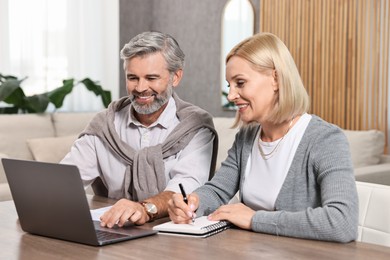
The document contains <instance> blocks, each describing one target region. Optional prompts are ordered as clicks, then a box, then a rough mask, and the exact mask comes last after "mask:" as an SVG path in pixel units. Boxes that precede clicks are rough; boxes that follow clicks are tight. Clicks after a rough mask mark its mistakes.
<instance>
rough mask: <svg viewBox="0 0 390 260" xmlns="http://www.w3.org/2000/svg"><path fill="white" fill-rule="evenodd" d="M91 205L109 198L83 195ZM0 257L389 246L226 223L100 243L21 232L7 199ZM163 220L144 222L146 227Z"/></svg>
mask: <svg viewBox="0 0 390 260" xmlns="http://www.w3.org/2000/svg"><path fill="white" fill-rule="evenodd" d="M88 201H89V203H90V207H91V209H94V208H100V207H104V206H107V205H110V204H112V203H113V201H112V200H109V199H106V198H101V197H97V196H88ZM0 216H1V220H0V247H1V250H0V259H29V260H30V259H31V260H34V259H39V260H43V259H160V258H161V259H181V260H182V259H186V260H189V259H224V260H227V259H240V260H241V259H389V256H390V247H385V246H379V245H374V244H368V243H361V242H351V243H348V244H339V243H332V242H323V241H313V240H305V239H296V238H288V237H279V236H274V235H267V234H260V233H255V232H250V231H245V230H240V229H235V228H234V229H228V230H226V231H223V232H221V233H218V234H216V235H214V236H211V237H208V238H193V237H182V236H167V235H158V234H157V235H153V236H149V237H144V238H139V239H135V240H130V241H125V242H120V243H117V244H111V245H107V246H102V247H94V246H88V245H83V244H77V243H73V242H68V241H62V240H57V239H51V238H46V237H41V236H36V235H32V234H28V233H25V232H23V231H22V230H21V228H20V225H19V223H18V217H17V213H16V210H15V206H14V203H13V201H4V202H0ZM166 220H167V219H164V220H157V221H155V222H153V223H148V224H146V225H144V226H143V227H145V228H151V227H152V226H153V225H155V224H159V223H162V222H163V221H166Z"/></svg>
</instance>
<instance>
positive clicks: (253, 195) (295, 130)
mask: <svg viewBox="0 0 390 260" xmlns="http://www.w3.org/2000/svg"><path fill="white" fill-rule="evenodd" d="M310 119H311V115H309V114H303V115H302V116H301V117H300V118H299V120H298V121H297V122H296V123H295V125H294V126H293V127H292V128H291V129H290V131H288V133H287V134H286V135H285V137H284V138H283V140H281V143H280V144H279V147H277V149H276V151H275V152H274V154H273V156H272V157H270V158H269V159H268V160H264V159H263V157H262V156H261V154H260V151H259V147H258V141H259V134H260V132H261V127H260V129H259V131H258V133H257V135H256V139H255V142H254V143H253V147H252V154H251V156H249V158H248V164H247V167H246V169H245V178H244V182H243V186H242V196H243V198H242V199H243V202H244V203H245V205H247V206H248V207H250V208H252V209H253V210H274V208H275V206H274V205H275V201H276V198H277V196H278V194H279V191H280V189H281V187H282V185H283V183H284V180H285V178H286V176H287V172H288V170H289V168H290V165H291V162H292V160H293V158H294V156H295V152H296V150H297V148H298V145H299V143H300V142H301V139H302V136H303V134H304V132H305V130H306V127H307V126H308V124H309V122H310ZM279 141H280V139H278V140H276V141H273V142H263V141H260V143H261V146H262V149H263V151H264V153H265V154H268V153H270V152H271V151H273V150H274V148H275V146H276V145H278V143H279Z"/></svg>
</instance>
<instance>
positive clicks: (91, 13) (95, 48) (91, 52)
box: [0, 0, 119, 111]
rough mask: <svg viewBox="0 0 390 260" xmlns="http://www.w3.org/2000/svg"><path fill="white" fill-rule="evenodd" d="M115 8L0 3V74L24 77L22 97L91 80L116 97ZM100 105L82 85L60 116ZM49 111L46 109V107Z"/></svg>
mask: <svg viewBox="0 0 390 260" xmlns="http://www.w3.org/2000/svg"><path fill="white" fill-rule="evenodd" d="M118 6H119V3H118V1H104V0H84V1H79V0H56V1H50V0H34V1H31V0H0V10H1V11H0V15H1V16H2V18H0V19H1V21H0V22H1V24H0V34H1V35H2V36H4V35H5V36H4V38H3V37H2V39H6V40H2V43H0V44H1V45H0V48H1V50H0V54H1V57H2V61H1V63H0V73H2V74H5V75H8V74H10V75H14V76H17V77H18V78H24V77H27V78H26V80H25V81H24V82H23V90H24V91H25V93H26V94H27V95H32V94H38V93H42V92H45V91H50V90H52V89H54V88H57V87H59V86H61V84H62V80H64V79H68V78H74V79H75V80H76V81H79V80H82V79H84V78H87V77H89V78H91V79H92V80H94V81H99V83H100V84H101V85H102V87H103V88H104V89H107V90H110V91H111V94H112V98H113V99H114V98H117V97H118V92H119V78H118V77H119V66H118V60H119V47H118V46H119V18H118V17H119V11H118V9H119V7H118ZM102 108H103V104H101V100H100V98H99V97H96V96H95V95H94V94H93V93H92V92H90V91H88V90H86V89H84V87H83V86H82V85H80V86H77V87H75V88H74V90H73V92H72V94H71V95H69V96H68V97H67V98H66V99H65V102H64V106H63V107H62V108H61V110H64V111H97V110H100V109H102ZM49 109H50V108H49Z"/></svg>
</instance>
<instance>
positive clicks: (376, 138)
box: [344, 130, 385, 168]
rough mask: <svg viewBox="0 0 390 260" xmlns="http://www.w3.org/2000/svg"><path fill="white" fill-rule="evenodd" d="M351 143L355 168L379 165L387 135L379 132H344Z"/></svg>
mask: <svg viewBox="0 0 390 260" xmlns="http://www.w3.org/2000/svg"><path fill="white" fill-rule="evenodd" d="M344 132H345V134H346V136H347V139H348V141H349V145H350V149H351V155H352V162H353V166H354V168H359V167H363V166H368V165H374V164H377V163H379V161H380V160H381V155H382V154H383V153H384V147H385V135H384V134H383V133H382V132H380V131H378V130H368V131H351V130H344Z"/></svg>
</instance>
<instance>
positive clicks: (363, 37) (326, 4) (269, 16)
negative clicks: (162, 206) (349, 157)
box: [259, 0, 390, 143]
mask: <svg viewBox="0 0 390 260" xmlns="http://www.w3.org/2000/svg"><path fill="white" fill-rule="evenodd" d="M389 2H390V1H389V0H367V1H366V0H260V15H259V19H260V26H259V31H260V32H262V31H263V32H271V33H274V34H276V35H278V36H279V37H280V38H281V39H282V40H283V41H284V42H285V44H286V45H287V47H288V48H289V49H290V51H291V53H292V55H293V57H294V59H295V62H296V64H297V66H298V69H299V71H300V73H301V77H302V80H303V82H304V84H305V87H306V88H307V91H308V93H309V95H310V98H311V111H310V112H311V113H314V114H316V115H318V116H320V117H322V118H323V119H325V120H327V121H329V122H332V123H334V124H337V125H339V126H340V127H342V128H344V129H350V130H367V129H379V130H381V131H383V132H384V133H385V134H386V140H387V129H388V122H387V121H388V120H387V118H388V88H389V75H388V72H389V45H390V41H389V37H390V36H389V35H390V33H389V31H390V18H389V17H390V4H389ZM386 143H387V142H386Z"/></svg>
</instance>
